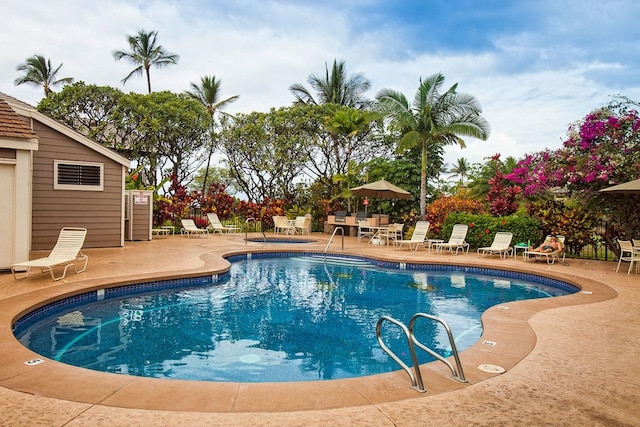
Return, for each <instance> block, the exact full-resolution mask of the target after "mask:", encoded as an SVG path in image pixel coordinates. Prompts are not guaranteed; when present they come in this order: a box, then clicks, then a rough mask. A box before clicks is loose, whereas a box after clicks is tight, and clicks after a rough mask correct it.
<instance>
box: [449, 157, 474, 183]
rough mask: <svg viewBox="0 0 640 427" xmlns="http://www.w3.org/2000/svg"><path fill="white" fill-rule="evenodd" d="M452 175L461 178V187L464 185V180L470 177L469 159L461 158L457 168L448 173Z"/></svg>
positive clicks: (457, 162) (454, 167)
mask: <svg viewBox="0 0 640 427" xmlns="http://www.w3.org/2000/svg"><path fill="white" fill-rule="evenodd" d="M447 172H448V173H450V174H451V177H456V176H459V177H460V185H464V179H465V178H466V177H467V176H469V163H467V159H465V158H464V157H460V158H459V159H458V160H457V161H456V164H455V166H453V167H452V168H451V169H449V170H448V171H447Z"/></svg>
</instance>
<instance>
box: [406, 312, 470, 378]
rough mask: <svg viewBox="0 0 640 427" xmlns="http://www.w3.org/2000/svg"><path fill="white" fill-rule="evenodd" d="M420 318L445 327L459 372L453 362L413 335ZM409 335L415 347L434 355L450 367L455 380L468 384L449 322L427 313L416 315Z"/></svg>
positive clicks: (410, 323) (410, 325)
mask: <svg viewBox="0 0 640 427" xmlns="http://www.w3.org/2000/svg"><path fill="white" fill-rule="evenodd" d="M420 317H422V318H426V319H430V320H433V321H435V322H439V323H440V324H441V325H442V326H443V327H444V329H445V331H447V336H448V337H449V343H450V344H451V353H453V358H454V359H455V361H456V366H457V368H458V371H457V372H456V369H455V368H454V367H453V365H452V364H451V362H449V361H448V360H447V359H445V358H444V357H442V356H440V355H439V354H438V353H436V352H435V351H433V350H431V349H430V348H429V347H427V346H426V345H424V344H422V343H421V342H420V341H418V339H417V338H416V336H415V335H414V333H413V330H414V326H415V323H416V320H417V319H418V318H420ZM409 333H410V334H411V339H412V340H413V342H414V344H415V345H417V346H418V347H420V348H421V349H423V350H424V351H426V352H427V353H429V354H430V355H432V356H433V357H435V358H436V359H438V360H439V361H441V362H442V363H444V364H445V365H447V366H448V367H449V369H450V370H451V375H452V376H453V378H454V379H455V380H458V381H460V382H463V383H466V382H468V381H467V379H466V378H465V377H464V371H463V370H462V363H460V355H459V354H458V349H457V347H456V342H455V340H454V338H453V333H452V332H451V328H450V327H449V325H448V324H447V322H445V321H444V320H443V319H440V318H439V317H436V316H432V315H430V314H427V313H416V314H414V315H413V317H412V318H411V320H410V321H409Z"/></svg>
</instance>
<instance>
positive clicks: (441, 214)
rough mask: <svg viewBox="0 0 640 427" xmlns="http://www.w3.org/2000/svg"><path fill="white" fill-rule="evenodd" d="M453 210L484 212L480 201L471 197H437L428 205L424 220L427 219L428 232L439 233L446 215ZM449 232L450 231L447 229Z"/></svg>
mask: <svg viewBox="0 0 640 427" xmlns="http://www.w3.org/2000/svg"><path fill="white" fill-rule="evenodd" d="M454 212H466V213H470V214H481V213H484V212H485V208H484V205H483V204H482V202H480V201H478V200H473V199H463V198H460V197H457V196H448V197H439V198H438V199H436V200H435V201H434V202H433V203H431V204H430V205H429V210H428V211H427V215H426V220H427V221H429V223H430V226H429V232H432V233H433V234H435V235H441V232H442V231H444V230H442V226H443V225H444V223H445V220H446V219H447V217H448V216H449V215H450V214H452V213H454ZM449 232H450V231H449Z"/></svg>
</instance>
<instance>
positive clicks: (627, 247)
mask: <svg viewBox="0 0 640 427" xmlns="http://www.w3.org/2000/svg"><path fill="white" fill-rule="evenodd" d="M618 245H620V259H618V267H617V268H616V273H617V272H618V270H620V263H621V262H622V261H626V262H628V263H629V270H627V275H629V273H631V268H632V267H633V263H634V262H635V263H636V272H637V271H638V266H639V265H640V249H638V248H635V247H634V244H633V243H632V242H631V241H630V240H618Z"/></svg>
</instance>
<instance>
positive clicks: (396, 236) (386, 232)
mask: <svg viewBox="0 0 640 427" xmlns="http://www.w3.org/2000/svg"><path fill="white" fill-rule="evenodd" d="M403 228H404V224H400V223H393V224H389V227H387V228H381V229H380V231H379V232H378V236H379V237H380V239H382V240H384V241H385V243H386V244H387V245H388V244H389V241H390V240H392V241H393V245H394V246H395V245H396V243H395V242H396V241H398V240H402V229H403Z"/></svg>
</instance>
